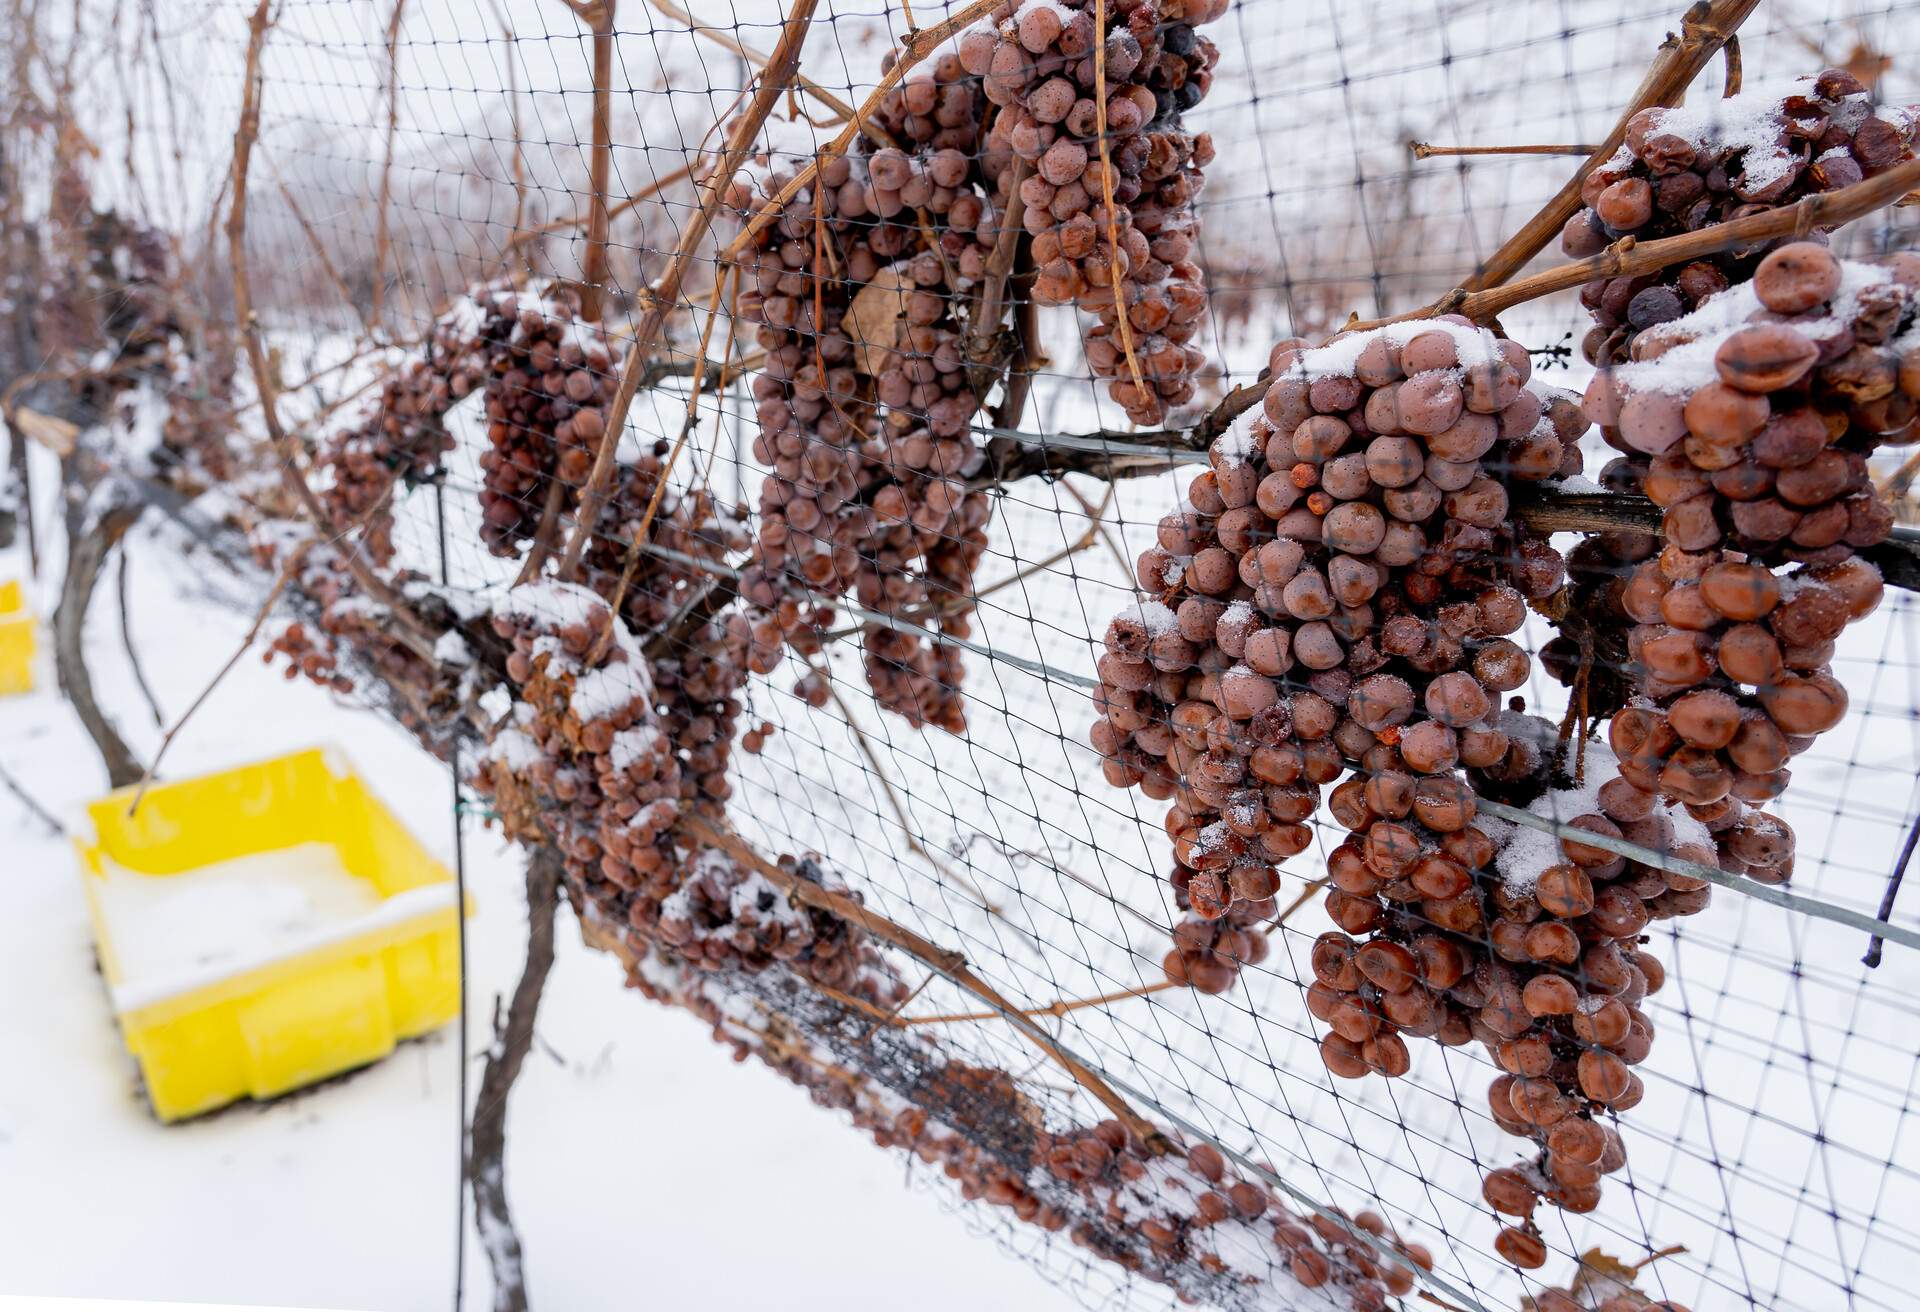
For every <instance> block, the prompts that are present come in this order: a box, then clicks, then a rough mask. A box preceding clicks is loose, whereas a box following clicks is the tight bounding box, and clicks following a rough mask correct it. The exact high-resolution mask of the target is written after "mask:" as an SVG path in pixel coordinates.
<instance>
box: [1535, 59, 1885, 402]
mask: <svg viewBox="0 0 1920 1312" xmlns="http://www.w3.org/2000/svg"><path fill="white" fill-rule="evenodd" d="M1916 131H1920V117H1916V112H1915V110H1914V109H1912V108H1896V107H1893V106H1884V105H1876V104H1874V102H1873V100H1872V97H1871V94H1870V93H1869V92H1868V91H1867V90H1866V88H1865V87H1863V86H1862V85H1861V83H1860V82H1859V80H1858V79H1856V78H1855V77H1854V76H1853V75H1852V74H1851V73H1848V72H1846V71H1845V70H1844V69H1835V68H1830V69H1827V70H1826V71H1824V72H1822V73H1820V74H1819V75H1817V76H1814V77H1802V78H1798V79H1795V80H1794V81H1792V82H1790V83H1788V84H1786V85H1784V86H1778V87H1772V88H1755V89H1753V90H1749V91H1745V92H1742V93H1741V94H1739V95H1736V96H1731V97H1728V98H1725V99H1722V100H1708V101H1703V102H1702V103H1701V104H1700V105H1699V106H1697V107H1695V106H1688V107H1685V108H1680V109H1661V108H1653V109H1644V110H1642V111H1640V113H1638V114H1636V115H1634V117H1633V118H1632V119H1630V120H1629V121H1628V124H1627V137H1626V142H1625V144H1624V145H1622V146H1621V148H1620V150H1619V152H1618V153H1617V154H1616V155H1615V156H1614V157H1613V158H1612V159H1610V160H1608V161H1607V162H1606V163H1605V164H1603V165H1601V166H1600V167H1599V168H1596V169H1594V170H1593V171H1592V172H1590V173H1589V174H1587V176H1586V178H1585V180H1584V182H1583V183H1582V187H1581V198H1582V199H1583V200H1584V201H1585V202H1586V208H1584V209H1582V210H1581V211H1580V212H1579V213H1577V214H1575V215H1574V216H1573V218H1571V219H1570V220H1568V221H1567V225H1566V228H1565V229H1564V231H1562V233H1561V235H1560V244H1561V248H1562V249H1563V250H1565V252H1566V253H1567V254H1568V255H1570V256H1572V257H1574V258H1576V259H1579V258H1582V257H1585V256H1589V255H1596V254H1598V253H1599V252H1600V251H1602V250H1603V249H1605V248H1606V246H1607V245H1608V244H1609V243H1611V242H1614V241H1617V240H1619V239H1620V238H1622V237H1633V238H1635V239H1636V240H1639V241H1647V240H1651V239H1653V238H1658V237H1673V236H1677V235H1679V234H1681V233H1686V232H1693V231H1695V230H1697V229H1700V228H1704V227H1708V226H1711V225H1713V224H1716V223H1724V222H1726V221H1728V220H1730V219H1739V218H1745V217H1746V216H1748V215H1750V214H1758V213H1763V212H1764V211H1766V210H1769V209H1774V208H1777V207H1780V206H1785V205H1791V204H1793V203H1794V202H1796V201H1798V200H1801V199H1803V198H1804V197H1807V196H1810V195H1815V194H1817V193H1819V192H1823V191H1833V190H1835V189H1836V188H1839V187H1845V186H1848V185H1850V184H1852V183H1855V182H1859V181H1861V180H1862V179H1863V178H1868V177H1872V176H1873V175H1875V174H1877V173H1882V172H1885V171H1886V170H1887V169H1890V168H1892V167H1894V166H1895V165H1897V164H1900V163H1902V162H1904V161H1906V160H1909V159H1911V158H1913V144H1914V137H1915V133H1916ZM1765 252H1766V244H1765V243H1759V244H1756V245H1755V246H1752V247H1749V248H1738V247H1736V248H1735V249H1733V250H1731V251H1725V252H1722V253H1720V254H1716V255H1709V256H1704V257H1702V258H1700V259H1697V260H1693V261H1691V262H1689V263H1686V264H1682V265H1678V266H1674V267H1670V268H1666V269H1662V270H1660V271H1658V272H1655V273H1649V274H1641V275H1636V276H1632V277H1626V276H1622V277H1614V278H1598V279H1595V280H1594V281H1592V282H1590V283H1588V284H1587V285H1586V286H1585V287H1584V288H1582V289H1581V293H1580V299H1581V303H1582V304H1584V305H1585V306H1586V307H1587V308H1588V310H1589V311H1590V312H1591V313H1592V315H1593V320H1594V326H1593V328H1592V329H1590V330H1589V331H1588V333H1587V336H1586V339H1585V341H1584V343H1583V348H1582V349H1583V351H1584V353H1585V355H1586V357H1587V359H1588V360H1590V361H1591V362H1593V363H1594V364H1600V365H1604V364H1609V363H1613V362H1615V361H1619V360H1623V359H1626V358H1627V357H1628V354H1629V351H1630V348H1631V346H1632V343H1633V340H1634V337H1635V335H1636V334H1638V333H1640V332H1642V331H1644V330H1646V329H1648V328H1651V327H1653V326H1654V325H1656V324H1662V323H1666V322H1668V321H1670V320H1673V319H1677V318H1679V317H1680V316H1681V315H1683V314H1686V313H1688V312H1689V311H1691V310H1693V309H1695V308H1696V307H1698V306H1699V304H1700V303H1701V302H1702V301H1704V300H1706V299H1707V298H1708V297H1709V296H1712V295H1714V294H1715V293H1716V292H1720V291H1724V290H1725V289H1726V288H1727V287H1729V286H1731V285H1732V284H1734V283H1737V282H1744V281H1745V280H1746V279H1747V278H1748V277H1749V276H1750V275H1751V273H1752V272H1753V267H1754V263H1755V261H1756V260H1758V259H1759V257H1760V256H1761V255H1763V254H1765Z"/></svg>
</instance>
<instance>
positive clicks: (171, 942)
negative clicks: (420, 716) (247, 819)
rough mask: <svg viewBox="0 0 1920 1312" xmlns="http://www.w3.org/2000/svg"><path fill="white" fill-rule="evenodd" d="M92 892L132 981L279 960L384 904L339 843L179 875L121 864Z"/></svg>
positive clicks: (109, 866)
mask: <svg viewBox="0 0 1920 1312" xmlns="http://www.w3.org/2000/svg"><path fill="white" fill-rule="evenodd" d="M100 864H101V873H102V876H103V877H102V878H101V879H99V880H98V881H97V882H95V883H94V884H93V885H92V887H93V890H94V895H95V897H96V898H97V899H98V901H99V905H100V912H101V918H102V919H103V920H104V921H105V922H106V932H107V936H108V938H109V939H110V940H111V942H112V944H113V954H114V956H115V957H116V958H117V959H118V961H119V965H120V973H121V977H122V979H123V980H125V981H127V982H140V981H145V980H148V979H151V978H153V977H154V976H159V975H169V974H174V973H177V972H180V971H183V970H193V969H201V968H206V967H227V968H229V969H231V968H232V967H233V966H234V965H235V964H236V963H237V962H238V961H239V960H240V959H241V958H242V957H244V956H247V955H250V954H252V953H254V952H259V951H263V950H264V951H265V952H267V953H268V954H272V955H279V954H283V953H286V952H288V951H291V950H293V949H294V948H297V947H299V946H301V945H302V944H303V943H304V942H306V941H310V940H311V939H312V938H313V937H314V936H315V935H316V934H318V933H319V932H321V931H323V930H326V929H329V928H332V927H333V926H335V925H338V924H339V923H340V922H341V921H343V920H350V919H353V918H355V917H359V916H363V915H365V914H366V913H367V912H369V911H371V910H373V909H374V908H375V907H377V906H378V905H379V904H380V894H379V891H378V890H377V889H375V888H374V886H373V885H372V884H371V883H369V882H368V881H366V880H365V879H362V878H360V877H359V876H358V875H355V874H354V873H353V872H352V871H350V870H348V869H347V867H346V863H345V862H343V861H342V860H341V859H340V849H339V848H338V847H336V846H334V845H333V844H332V843H300V844H298V845H296V846H294V847H288V848H283V849H281V850H280V851H278V852H254V853H250V854H248V855H246V856H239V857H234V858H233V859H232V860H228V861H218V862H215V863H213V864H211V865H206V866H201V867H199V868H198V869H194V870H189V871H183V872H181V873H179V874H172V875H152V874H147V873H145V872H143V871H139V870H130V869H128V868H127V867H125V866H122V865H120V864H119V863H118V862H116V861H114V860H112V859H111V858H103V859H102V861H101V863H100Z"/></svg>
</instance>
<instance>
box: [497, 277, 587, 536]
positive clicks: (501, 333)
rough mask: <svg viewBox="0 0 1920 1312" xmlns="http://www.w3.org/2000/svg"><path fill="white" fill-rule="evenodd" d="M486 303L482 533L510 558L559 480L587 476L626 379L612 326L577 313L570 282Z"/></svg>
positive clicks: (579, 482)
mask: <svg viewBox="0 0 1920 1312" xmlns="http://www.w3.org/2000/svg"><path fill="white" fill-rule="evenodd" d="M482 308H483V309H484V311H485V317H484V321H483V323H482V324H481V327H480V332H479V335H480V341H481V348H480V349H481V350H482V351H483V352H484V353H485V355H486V359H487V373H486V387H485V396H486V419H487V443H488V450H487V451H486V452H485V453H484V454H483V455H482V456H481V457H480V469H481V472H482V486H481V490H480V508H481V525H482V528H481V534H482V537H483V538H484V539H485V541H486V543H487V546H488V548H489V549H490V550H491V551H492V552H493V554H495V555H496V556H513V555H518V554H519V550H520V548H519V543H520V542H521V541H522V540H524V539H526V538H530V537H532V536H533V535H534V534H535V533H536V532H537V531H538V530H539V527H540V521H541V518H542V515H543V512H544V510H545V506H546V502H547V498H548V497H549V495H551V494H553V493H554V492H555V488H554V482H555V480H558V482H559V483H560V484H561V485H562V486H563V487H572V488H579V487H581V486H583V485H584V484H585V483H586V481H587V475H588V473H589V472H590V471H591V470H592V468H593V460H594V454H595V452H596V451H597V450H598V449H599V447H600V440H601V438H602V436H603V435H604V434H605V433H606V431H607V406H608V404H609V403H610V402H611V401H612V399H613V394H614V391H615V390H616V389H617V388H618V387H619V384H620V378H619V370H618V369H617V368H616V366H615V361H614V354H613V350H612V348H611V347H610V345H609V344H608V342H607V335H606V332H605V330H604V329H602V328H601V327H600V325H598V324H595V323H589V322H587V321H586V320H584V319H582V318H580V298H579V295H578V294H577V293H576V292H574V291H573V290H572V289H571V288H566V287H558V286H556V287H550V288H548V289H547V290H545V291H544V292H542V293H540V294H539V295H537V296H536V295H534V294H532V293H529V292H515V291H505V290H502V291H495V292H493V293H491V294H490V295H488V296H486V298H485V299H484V301H483V302H482Z"/></svg>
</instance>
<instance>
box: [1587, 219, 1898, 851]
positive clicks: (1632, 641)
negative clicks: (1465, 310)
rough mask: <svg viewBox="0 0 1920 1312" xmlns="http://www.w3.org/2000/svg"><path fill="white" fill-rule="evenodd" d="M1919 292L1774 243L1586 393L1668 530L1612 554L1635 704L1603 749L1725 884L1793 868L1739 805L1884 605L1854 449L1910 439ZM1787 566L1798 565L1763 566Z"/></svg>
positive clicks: (1828, 713)
mask: <svg viewBox="0 0 1920 1312" xmlns="http://www.w3.org/2000/svg"><path fill="white" fill-rule="evenodd" d="M1916 283H1920V260H1914V259H1912V258H1910V257H1908V258H1902V259H1899V260H1896V261H1895V262H1894V264H1893V265H1892V267H1891V268H1889V269H1882V268H1877V267H1873V266H1867V265H1859V264H1853V263H1849V262H1842V261H1840V260H1837V259H1835V258H1834V257H1833V255H1832V254H1831V253H1830V252H1828V251H1827V249H1826V248H1825V247H1823V246H1820V245H1817V244H1815V243H1811V242H1796V243H1792V244H1789V245H1786V246H1782V247H1780V248H1778V249H1776V250H1774V251H1773V252H1771V253H1770V254H1769V255H1767V256H1766V258H1765V259H1763V260H1762V261H1761V262H1760V264H1759V266H1758V267H1757V269H1756V270H1755V272H1754V276H1753V279H1752V281H1751V282H1750V283H1748V284H1743V285H1741V286H1737V287H1734V288H1731V289H1729V290H1728V291H1726V292H1724V293H1721V294H1720V295H1718V296H1716V297H1713V298H1712V299H1710V300H1709V301H1707V302H1706V303H1705V304H1703V305H1702V306H1701V308H1700V309H1699V310H1697V311H1695V312H1694V313H1693V314H1691V315H1688V316H1686V317H1685V318H1682V319H1680V320H1677V321H1675V322H1673V323H1671V324H1668V325H1665V326H1663V327H1660V328H1658V329H1655V330H1652V331H1650V332H1648V333H1646V334H1644V335H1643V336H1642V337H1641V338H1640V339H1639V340H1638V341H1637V342H1636V343H1635V347H1634V354H1635V355H1636V356H1637V357H1638V359H1637V360H1636V361H1635V362H1633V363H1630V364H1627V365H1623V366H1620V367H1618V368H1616V369H1613V370H1610V371H1607V372H1604V373H1602V374H1601V375H1599V376H1598V377H1596V379H1595V382H1594V384H1593V386H1592V387H1590V388H1589V390H1588V396H1587V410H1588V412H1589V413H1590V414H1592V415H1594V416H1595V417H1596V418H1597V419H1599V420H1600V421H1601V422H1602V424H1603V425H1604V427H1603V432H1605V433H1606V435H1607V437H1608V439H1609V441H1611V442H1613V443H1614V444H1615V445H1616V446H1618V447H1620V448H1621V449H1623V450H1628V451H1630V452H1632V453H1633V454H1634V458H1635V459H1644V458H1647V457H1651V460H1650V463H1649V464H1648V465H1647V466H1646V468H1645V471H1644V473H1640V472H1639V470H1638V469H1635V470H1634V471H1633V473H1634V474H1635V475H1637V477H1638V481H1639V483H1640V486H1641V487H1642V488H1643V490H1644V491H1645V492H1646V493H1647V495H1648V496H1649V497H1650V498H1651V499H1652V500H1653V501H1654V502H1655V503H1656V504H1658V505H1660V506H1661V507H1663V523H1662V531H1663V535H1664V536H1665V538H1666V545H1665V546H1664V547H1663V548H1661V549H1660V550H1659V551H1658V552H1657V553H1654V551H1653V546H1654V544H1653V543H1652V542H1651V541H1644V542H1642V543H1638V544H1634V543H1628V544H1625V545H1626V546H1627V547H1628V548H1629V550H1628V551H1627V553H1626V555H1627V564H1629V565H1631V566H1632V569H1631V573H1630V574H1628V575H1627V577H1626V578H1625V579H1624V581H1623V583H1622V584H1621V586H1620V587H1619V589H1618V592H1617V595H1616V596H1615V597H1613V598H1611V599H1610V600H1611V602H1612V604H1613V606H1614V608H1615V609H1616V610H1617V612H1618V616H1619V622H1620V624H1621V626H1622V627H1623V628H1624V629H1625V631H1626V635H1627V636H1626V654H1627V657H1628V660H1629V661H1630V663H1631V664H1630V668H1631V670H1632V672H1633V675H1634V678H1635V681H1636V683H1635V687H1634V691H1635V692H1636V693H1637V694H1639V695H1640V696H1641V697H1642V698H1643V699H1644V702H1643V704H1639V705H1635V706H1632V707H1629V708H1627V709H1625V710H1623V711H1621V712H1620V713H1619V714H1618V715H1616V717H1615V718H1614V721H1613V724H1612V726H1611V731H1610V732H1611V736H1612V742H1613V745H1614V748H1615V750H1616V752H1618V754H1619V755H1620V758H1621V768H1622V772H1623V775H1624V776H1625V777H1626V778H1627V779H1628V780H1630V781H1631V782H1632V783H1633V784H1634V785H1635V786H1636V787H1637V788H1638V789H1640V790H1641V791H1642V792H1643V793H1644V794H1646V795H1647V796H1648V800H1649V801H1650V799H1651V795H1653V794H1655V793H1657V794H1658V795H1659V796H1661V797H1663V798H1666V799H1670V800H1673V801H1677V802H1681V803H1684V804H1686V805H1687V806H1688V807H1689V808H1690V810H1691V811H1692V812H1693V814H1694V815H1695V817H1696V818H1698V819H1700V820H1702V821H1704V822H1706V823H1707V824H1708V825H1709V826H1710V827H1711V828H1712V829H1713V830H1714V832H1715V834H1716V837H1717V838H1718V841H1719V853H1720V864H1721V866H1722V868H1724V869H1726V870H1728V871H1730V872H1735V873H1745V874H1748V875H1750V876H1752V877H1754V878H1757V879H1761V880H1764V881H1766V882H1770V883H1777V882H1781V881H1783V880H1785V879H1786V878H1787V877H1788V875H1789V874H1790V873H1791V870H1792V859H1793V841H1794V838H1793V831H1792V828H1791V827H1790V826H1788V825H1787V824H1786V822H1785V821H1783V820H1781V819H1779V818H1778V817H1776V816H1771V815H1768V814H1766V813H1765V812H1762V811H1758V810H1754V809H1753V808H1754V807H1757V806H1758V805H1759V804H1761V803H1764V802H1766V801H1768V800H1770V799H1771V798H1773V797H1776V796H1778V795H1779V794H1780V793H1781V792H1783V791H1784V790H1785V788H1786V787H1787V783H1788V780H1789V777H1790V775H1789V772H1788V770H1787V769H1786V765H1787V762H1788V759H1789V758H1790V757H1791V756H1793V755H1795V754H1797V753H1798V752H1800V751H1803V750H1804V749H1805V748H1806V747H1807V746H1808V745H1810V744H1811V742H1812V741H1813V737H1814V736H1815V735H1817V734H1819V733H1822V732H1824V731H1826V730H1827V729H1830V728H1832V727H1833V726H1834V725H1835V724H1837V723H1839V721H1840V719H1841V717H1842V716H1843V715H1844V714H1845V712H1846V708H1847V694H1846V690H1845V688H1844V687H1843V686H1842V685H1841V684H1840V682H1839V681H1838V680H1837V679H1835V678H1834V677H1833V675H1832V673H1831V671H1830V670H1829V668H1828V663H1829V661H1830V660H1831V658H1832V656H1833V650H1834V641H1835V639H1837V638H1838V637H1839V635H1840V633H1841V631H1842V630H1843V629H1844V628H1845V627H1846V625H1847V624H1848V623H1850V622H1851V621H1853V620H1856V619H1859V618H1862V617H1863V616H1865V615H1867V614H1868V613H1870V612H1871V611H1872V610H1873V609H1874V608H1875V606H1876V605H1877V604H1878V603H1879V600H1880V595H1881V590H1882V584H1881V579H1880V576H1879V573H1878V571H1877V570H1876V569H1875V568H1874V567H1873V566H1872V565H1871V564H1869V563H1867V562H1865V561H1863V560H1860V559H1858V558H1857V557H1856V556H1855V555H1854V552H1855V551H1856V550H1857V549H1859V548H1863V547H1868V546H1872V545H1874V544H1875V543H1877V542H1879V541H1881V540H1882V539H1884V538H1885V537H1886V536H1887V534H1888V532H1889V531H1890V529H1891V526H1892V514H1891V511H1890V509H1889V507H1888V506H1887V505H1886V503H1885V502H1884V501H1883V500H1882V499H1881V498H1880V496H1879V495H1878V493H1877V492H1876V491H1875V489H1874V487H1873V484H1872V482H1871V480H1870V479H1869V477H1868V473H1867V456H1868V455H1869V454H1870V453H1871V452H1872V451H1873V450H1874V449H1875V448H1876V447H1877V446H1879V445H1880V444H1883V443H1888V442H1896V443H1899V442H1907V441H1911V440H1912V439H1913V438H1914V437H1915V436H1916V434H1915V433H1914V430H1913V416H1914V400H1915V398H1916V397H1917V396H1920V351H1915V350H1914V349H1913V348H1911V347H1910V346H1905V345H1903V342H1904V341H1905V339H1906V338H1907V336H1908V334H1909V333H1910V332H1911V325H1912V324H1913V322H1914V321H1915V317H1916V304H1915V296H1914V291H1913V287H1914V285H1915V284H1916ZM1908 357H1912V360H1911V362H1909V359H1908ZM1903 383H1904V384H1905V385H1904V386H1903ZM1635 556H1639V557H1643V558H1642V559H1640V560H1639V561H1638V563H1637V564H1634V563H1633V560H1632V558H1633V557H1635ZM1787 562H1799V567H1798V568H1796V569H1794V570H1792V571H1791V572H1787V573H1781V572H1779V568H1778V567H1779V566H1780V565H1782V564H1784V563H1787Z"/></svg>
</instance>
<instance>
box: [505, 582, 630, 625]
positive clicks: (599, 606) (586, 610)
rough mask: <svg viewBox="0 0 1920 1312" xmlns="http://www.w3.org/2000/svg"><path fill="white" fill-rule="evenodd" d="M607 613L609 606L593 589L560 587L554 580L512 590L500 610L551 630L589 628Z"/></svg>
mask: <svg viewBox="0 0 1920 1312" xmlns="http://www.w3.org/2000/svg"><path fill="white" fill-rule="evenodd" d="M606 609H607V603H606V602H605V601H603V600H602V599H601V597H600V594H599V593H597V592H595V591H594V590H593V589H592V588H589V587H585V586H583V585H581V584H578V583H558V582H555V581H554V580H552V579H542V580H540V581H538V582H533V583H522V584H521V585H520V586H519V587H517V588H509V589H508V590H507V591H506V593H505V594H504V596H503V598H502V600H501V603H500V605H499V606H498V608H497V610H498V613H499V614H501V615H506V616H509V617H511V618H513V619H517V620H531V621H532V622H533V623H535V624H538V625H540V626H542V627H543V628H550V629H565V628H570V627H572V626H574V625H576V624H586V623H588V622H589V620H590V619H591V618H592V617H593V616H594V615H595V614H597V613H599V614H603V613H605V611H606Z"/></svg>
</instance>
